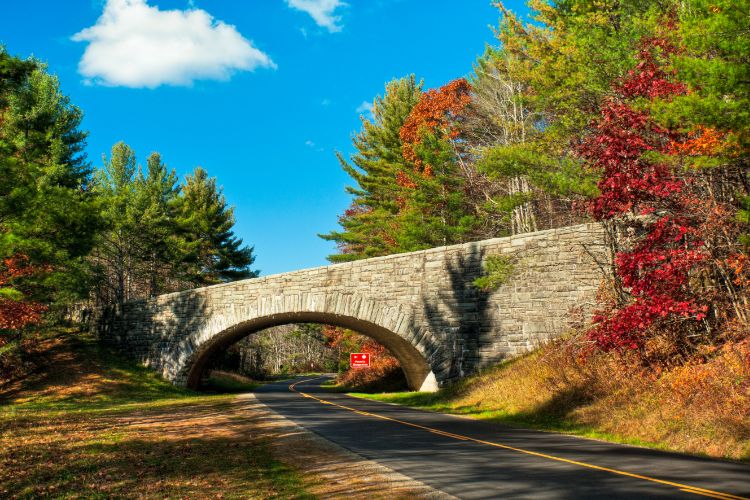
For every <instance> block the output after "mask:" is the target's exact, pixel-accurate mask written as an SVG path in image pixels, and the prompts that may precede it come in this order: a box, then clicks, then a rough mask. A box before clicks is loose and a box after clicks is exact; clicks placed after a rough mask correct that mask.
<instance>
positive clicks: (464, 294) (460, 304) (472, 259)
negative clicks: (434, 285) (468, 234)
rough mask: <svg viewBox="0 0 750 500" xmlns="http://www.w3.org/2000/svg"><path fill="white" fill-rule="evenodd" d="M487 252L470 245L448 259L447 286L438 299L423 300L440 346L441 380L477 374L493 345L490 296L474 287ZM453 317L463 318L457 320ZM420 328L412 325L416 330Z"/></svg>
mask: <svg viewBox="0 0 750 500" xmlns="http://www.w3.org/2000/svg"><path fill="white" fill-rule="evenodd" d="M484 253H485V252H484V250H483V249H482V248H480V246H479V245H471V246H470V247H469V249H468V250H467V251H466V252H463V253H460V254H456V255H452V256H451V255H448V256H446V257H445V266H446V273H447V278H448V280H449V283H448V284H447V285H448V286H442V284H441V286H440V287H439V291H438V294H437V298H434V299H431V298H429V297H425V298H423V300H422V313H423V314H424V319H425V322H426V325H427V326H428V328H429V330H430V331H431V332H432V334H433V336H434V338H435V339H436V340H439V341H440V347H438V348H437V349H438V350H439V352H435V353H434V355H433V358H434V361H437V363H434V364H433V370H434V371H435V375H436V376H437V378H438V380H440V381H441V382H450V381H453V380H456V379H458V378H461V377H463V376H464V375H466V374H469V373H472V372H474V371H476V369H477V368H478V366H479V362H480V349H481V347H482V346H483V345H486V344H488V343H490V342H491V336H492V328H491V325H490V324H489V321H488V319H489V308H488V306H489V297H490V294H489V293H487V292H483V291H482V290H480V289H479V288H477V287H476V286H474V283H473V282H474V280H475V279H477V278H478V277H480V276H481V275H482V261H483V258H484ZM452 318H460V319H459V320H458V321H456V320H455V319H452ZM418 326H419V325H416V324H415V325H413V327H414V328H415V329H416V328H417V327H418Z"/></svg>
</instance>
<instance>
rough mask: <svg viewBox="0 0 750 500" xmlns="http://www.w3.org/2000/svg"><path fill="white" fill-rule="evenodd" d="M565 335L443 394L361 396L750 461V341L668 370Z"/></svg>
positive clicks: (405, 393) (524, 424)
mask: <svg viewBox="0 0 750 500" xmlns="http://www.w3.org/2000/svg"><path fill="white" fill-rule="evenodd" d="M583 352H585V351H583V350H582V349H581V348H580V345H578V344H577V342H576V340H575V339H568V340H561V341H557V342H553V343H551V344H548V345H547V346H545V347H543V348H541V349H539V350H537V351H535V352H533V353H531V354H529V355H527V356H526V357H523V358H521V359H517V360H515V361H511V362H507V363H504V364H501V365H499V366H496V367H494V368H491V369H489V370H486V371H485V372H483V373H481V374H479V375H477V376H474V377H470V378H468V379H466V380H464V381H463V382H461V383H458V384H456V385H454V386H451V387H448V388H445V389H442V390H441V391H440V392H438V393H434V394H430V393H414V392H411V393H410V392H403V393H391V394H355V395H357V396H361V397H367V398H372V399H378V400H381V401H387V402H392V403H398V404H405V405H408V406H414V407H418V408H424V409H431V410H435V411H442V412H447V413H456V414H464V415H468V416H471V417H475V418H481V419H487V420H491V421H495V422H500V423H507V424H513V425H520V426H528V427H533V428H537V429H543V430H550V431H557V432H564V433H570V434H577V435H583V436H588V437H594V438H599V439H605V440H611V441H616V442H623V443H630V444H638V445H644V446H650V447H656V448H661V449H668V450H673V451H680V452H686V453H694V454H700V455H708V456H712V457H723V458H731V459H737V460H750V339H745V340H743V341H738V342H730V343H728V344H726V345H725V346H724V347H722V348H720V349H715V350H708V351H706V353H705V355H704V356H703V357H702V358H701V359H700V360H699V361H694V362H692V363H689V364H687V365H683V366H679V367H674V368H673V369H671V370H665V371H662V372H656V371H650V370H645V369H643V368H640V367H639V365H638V364H637V363H635V362H634V360H631V359H629V358H628V357H627V356H625V357H620V356H617V355H611V354H610V355H606V354H591V353H590V354H588V355H584V354H583Z"/></svg>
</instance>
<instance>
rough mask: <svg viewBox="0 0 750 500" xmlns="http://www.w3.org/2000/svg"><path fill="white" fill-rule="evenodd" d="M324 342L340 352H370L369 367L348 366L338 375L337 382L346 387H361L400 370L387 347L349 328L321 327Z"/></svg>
mask: <svg viewBox="0 0 750 500" xmlns="http://www.w3.org/2000/svg"><path fill="white" fill-rule="evenodd" d="M323 334H324V335H325V337H326V344H327V345H328V346H329V347H331V348H334V349H341V350H342V352H346V353H347V358H346V359H347V360H348V359H349V358H348V353H350V352H366V353H369V354H370V367H369V368H348V369H346V370H344V371H343V372H342V373H341V374H340V375H339V379H338V382H339V383H340V384H342V385H344V386H347V387H363V386H366V385H369V384H372V383H376V382H378V381H379V380H381V379H383V378H386V377H389V376H391V375H392V374H393V373H394V372H396V371H400V370H401V364H400V363H399V362H398V360H397V359H396V358H395V357H393V356H392V355H391V354H390V352H389V351H388V349H386V347H385V346H384V345H382V344H380V343H379V342H377V341H375V340H373V339H371V338H370V337H367V336H364V335H360V334H358V333H355V332H353V331H351V330H347V329H344V328H338V327H334V326H329V325H326V326H325V328H324V329H323Z"/></svg>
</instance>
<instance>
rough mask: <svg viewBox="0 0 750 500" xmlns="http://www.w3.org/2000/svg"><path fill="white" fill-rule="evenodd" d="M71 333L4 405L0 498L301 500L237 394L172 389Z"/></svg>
mask: <svg viewBox="0 0 750 500" xmlns="http://www.w3.org/2000/svg"><path fill="white" fill-rule="evenodd" d="M59 333H60V334H61V335H67V336H69V338H67V339H65V340H64V341H63V342H62V343H61V345H60V346H58V349H57V350H56V351H55V352H54V353H50V366H49V368H50V370H49V371H47V373H46V374H40V376H38V377H35V378H34V379H33V380H29V382H28V383H27V384H26V385H25V386H24V387H22V388H20V389H15V390H13V391H12V392H10V393H8V392H6V394H3V396H4V399H3V400H2V403H0V463H1V464H3V465H2V467H0V497H39V496H54V497H91V498H110V497H123V496H127V497H194V498H206V497H240V496H241V497H243V498H271V497H284V498H288V497H294V498H305V497H307V496H308V495H307V493H306V490H305V486H304V484H303V481H302V479H301V476H300V475H299V474H298V473H297V472H295V471H294V470H292V469H290V468H289V467H287V466H286V465H284V464H283V463H282V462H280V461H279V460H276V459H275V458H274V457H273V455H272V453H271V451H270V448H269V443H267V442H266V441H264V439H265V438H263V437H262V435H263V433H260V432H258V431H257V425H258V424H257V422H255V421H253V419H252V415H253V414H252V413H251V412H248V411H247V409H246V408H244V407H240V406H237V405H238V403H237V401H236V399H235V398H236V397H235V396H234V395H227V394H218V395H207V394H200V393H195V392H192V391H188V390H185V389H180V388H177V387H174V386H173V385H172V384H170V383H168V382H166V381H164V380H162V379H161V378H159V377H158V376H156V375H155V374H154V373H153V372H151V371H149V370H147V369H145V368H142V367H139V366H136V365H134V364H132V363H131V362H129V361H127V360H124V359H122V358H121V357H119V356H117V355H115V354H113V353H111V352H109V351H106V350H103V349H100V348H99V346H98V345H97V344H96V342H95V341H94V340H93V339H92V338H91V337H89V336H88V335H85V334H82V335H78V334H75V333H73V332H69V331H66V332H59Z"/></svg>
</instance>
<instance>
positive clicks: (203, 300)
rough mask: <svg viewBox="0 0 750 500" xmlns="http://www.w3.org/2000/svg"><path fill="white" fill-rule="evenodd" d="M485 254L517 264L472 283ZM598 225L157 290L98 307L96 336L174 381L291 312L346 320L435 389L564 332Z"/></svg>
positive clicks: (591, 284) (598, 270) (586, 301)
mask: <svg viewBox="0 0 750 500" xmlns="http://www.w3.org/2000/svg"><path fill="white" fill-rule="evenodd" d="M489 255H504V256H506V257H507V259H509V260H510V261H512V262H513V274H512V276H511V277H510V279H509V280H507V282H506V283H504V284H503V285H501V286H500V287H499V288H498V289H496V290H494V291H492V292H490V293H485V292H482V291H480V290H478V289H477V288H476V287H475V286H473V284H472V283H473V281H474V280H475V279H476V278H477V277H478V276H480V275H481V274H482V266H483V262H484V260H485V259H486V257H487V256H489ZM606 262H607V257H606V252H605V247H604V243H603V231H602V229H601V227H599V226H598V225H596V224H584V225H579V226H572V227H566V228H561V229H552V230H548V231H540V232H536V233H528V234H522V235H517V236H513V237H508V238H496V239H491V240H485V241H479V242H472V243H466V244H462V245H453V246H447V247H440V248H433V249H430V250H424V251H419V252H412V253H406V254H398V255H391V256H386V257H377V258H373V259H367V260H361V261H355V262H349V263H344V264H336V265H330V266H325V267H318V268H313V269H305V270H300V271H293V272H289V273H284V274H278V275H272V276H264V277H261V278H256V279H250V280H244V281H238V282H233V283H228V284H222V285H216V286H211V287H206V288H200V289H195V290H189V291H185V292H179V293H173V294H169V295H163V296H160V297H157V298H155V299H152V300H148V301H139V302H132V303H128V304H125V305H124V306H122V307H119V308H118V307H113V308H109V309H106V310H104V311H101V313H100V315H99V317H98V319H97V321H96V322H95V324H96V328H97V330H98V332H99V334H100V336H101V338H102V339H103V340H104V341H105V342H107V343H110V344H112V345H115V346H117V347H118V348H119V349H121V350H123V351H125V352H127V353H129V354H130V355H132V356H133V357H135V358H136V359H138V360H139V361H141V362H142V363H144V364H146V365H148V366H151V367H153V368H155V369H157V370H158V371H160V372H161V373H162V374H163V375H164V376H165V377H167V378H168V379H170V380H173V381H174V382H175V383H177V384H183V385H185V384H187V385H195V384H196V383H197V381H198V380H199V375H200V371H201V368H202V366H203V364H204V363H205V361H206V359H208V357H209V356H210V355H211V354H212V353H214V352H215V351H216V350H219V349H223V348H225V347H226V346H227V345H229V344H230V343H231V342H234V341H236V340H238V339H239V338H241V337H243V336H245V335H248V334H251V333H253V332H254V331H258V330H259V329H263V328H266V327H268V326H274V325H277V324H283V323H290V322H323V323H329V324H334V325H339V326H343V327H348V328H353V329H355V330H358V331H360V332H361V333H364V334H366V335H370V336H372V337H373V338H375V339H376V340H378V341H380V342H381V343H383V344H385V345H386V346H387V347H388V348H389V349H390V350H391V351H392V352H393V353H394V354H395V355H396V356H397V357H398V358H399V359H400V361H401V364H402V366H403V367H404V371H405V373H406V375H407V379H408V381H409V384H410V386H411V387H412V388H415V389H419V388H422V389H434V388H435V387H436V386H439V385H442V384H444V383H447V382H450V381H453V380H456V379H459V378H461V377H463V376H465V375H467V374H469V373H472V372H474V371H476V370H477V369H479V368H481V367H483V366H486V365H488V364H493V363H496V362H498V361H501V360H504V359H507V358H509V357H513V356H517V355H519V354H521V353H524V352H526V351H528V350H530V349H533V348H534V347H535V346H537V345H538V344H539V343H541V342H543V341H545V340H546V339H549V338H552V337H554V336H557V335H560V334H561V333H563V332H564V331H565V330H566V329H567V328H569V326H570V324H571V322H574V321H576V320H577V319H581V318H583V317H584V316H585V315H586V313H587V312H588V311H590V309H591V306H592V305H593V301H594V297H595V293H596V290H597V288H598V286H599V284H600V282H601V280H602V279H603V277H604V274H603V269H606V268H607V265H606Z"/></svg>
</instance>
